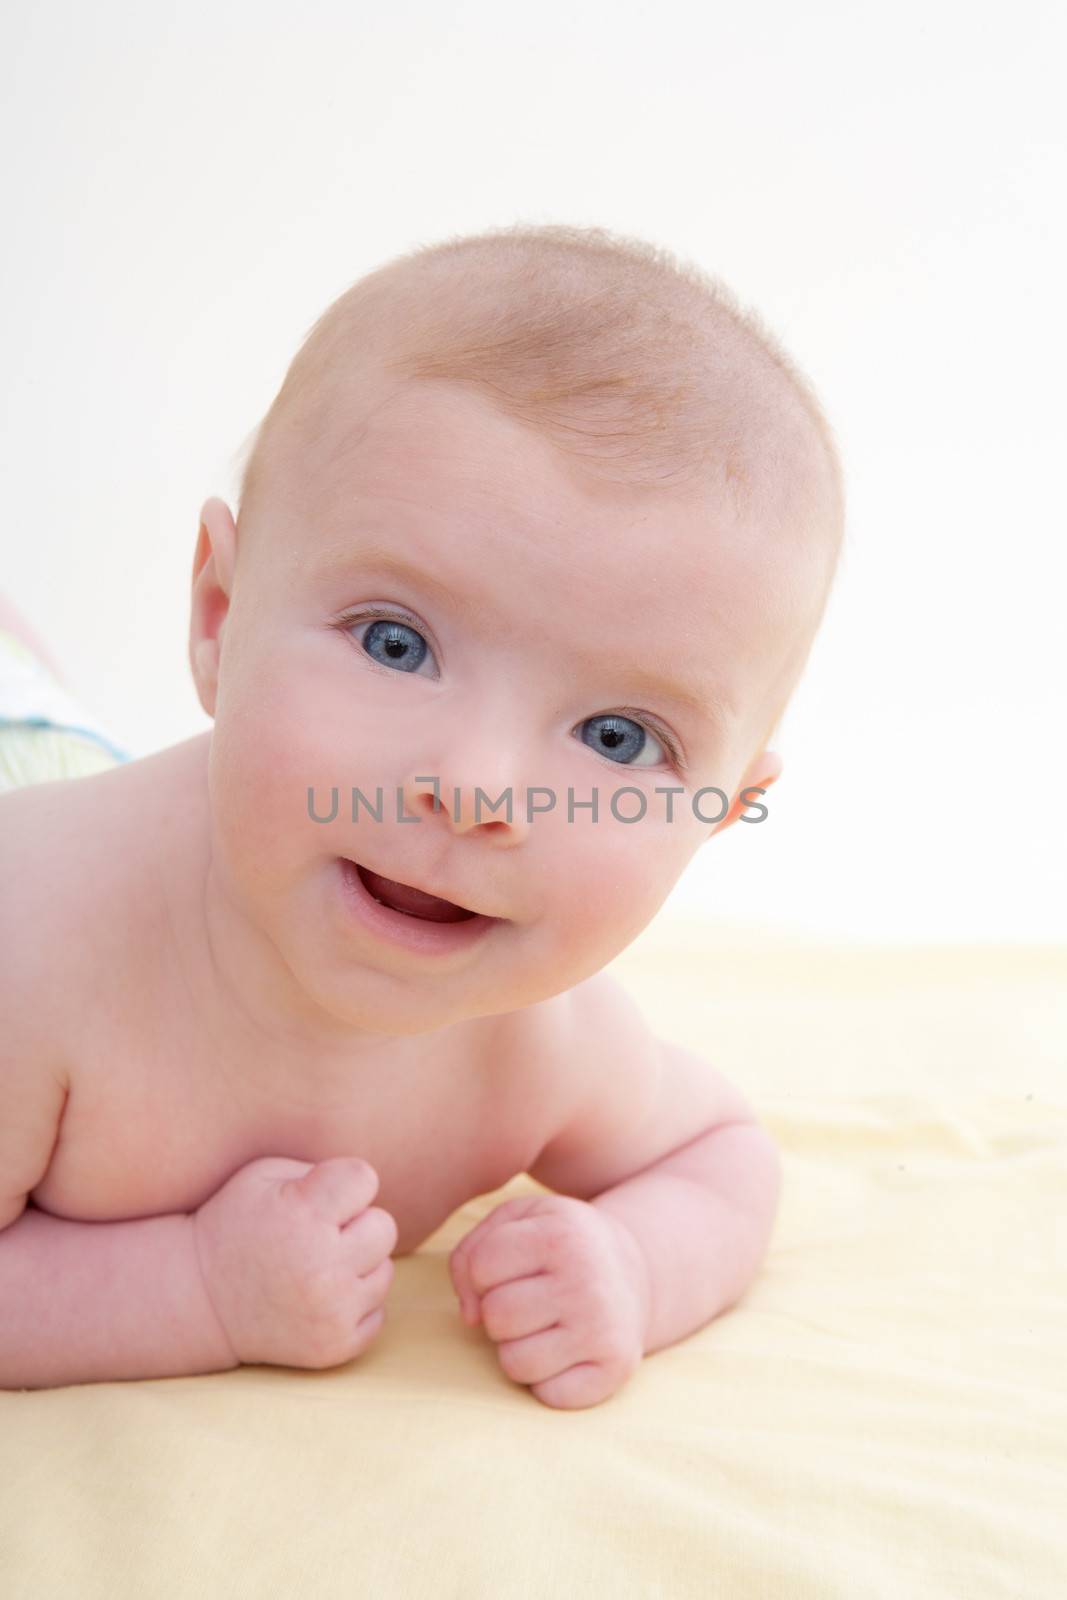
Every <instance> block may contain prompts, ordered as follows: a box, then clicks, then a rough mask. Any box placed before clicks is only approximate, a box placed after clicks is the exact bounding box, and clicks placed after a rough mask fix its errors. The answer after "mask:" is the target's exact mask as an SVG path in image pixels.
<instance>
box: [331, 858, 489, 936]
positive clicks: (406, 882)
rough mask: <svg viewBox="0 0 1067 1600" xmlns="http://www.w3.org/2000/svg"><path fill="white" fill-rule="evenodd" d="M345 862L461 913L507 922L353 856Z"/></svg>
mask: <svg viewBox="0 0 1067 1600" xmlns="http://www.w3.org/2000/svg"><path fill="white" fill-rule="evenodd" d="M345 860H346V861H351V862H352V865H353V866H354V867H362V868H363V870H364V872H373V873H374V874H375V876H376V877H379V878H387V879H388V880H389V881H390V882H391V883H400V884H403V886H404V887H405V888H407V889H417V890H418V892H419V893H420V894H428V895H432V896H433V897H434V899H435V900H447V901H448V903H449V905H453V906H458V907H459V909H460V910H461V911H469V912H470V913H471V915H472V916H475V917H484V918H485V919H486V921H487V922H502V921H504V920H505V919H504V918H502V917H495V916H493V915H492V913H491V912H488V911H478V910H477V909H476V908H475V907H474V906H472V905H469V904H468V903H467V901H466V900H457V899H456V898H455V896H454V895H450V894H442V892H441V891H440V889H430V888H428V887H427V886H426V884H424V883H413V882H412V881H411V879H410V878H395V877H394V876H393V874H392V873H391V872H379V871H378V869H377V867H372V866H371V865H370V864H369V863H368V862H366V861H355V860H353V858H352V857H351V856H346V857H345Z"/></svg>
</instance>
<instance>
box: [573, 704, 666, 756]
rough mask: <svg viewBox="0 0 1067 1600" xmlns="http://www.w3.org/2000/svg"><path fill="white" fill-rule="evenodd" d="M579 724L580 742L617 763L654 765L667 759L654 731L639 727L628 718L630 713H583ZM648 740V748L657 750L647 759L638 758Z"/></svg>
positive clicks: (645, 747) (637, 723)
mask: <svg viewBox="0 0 1067 1600" xmlns="http://www.w3.org/2000/svg"><path fill="white" fill-rule="evenodd" d="M580 726H581V729H582V743H583V744H587V745H588V746H589V747H590V749H592V750H595V751H596V752H597V754H598V755H602V756H607V758H608V760H609V761H616V762H618V763H619V764H620V765H621V766H628V767H649V766H658V764H659V763H660V762H661V761H666V760H667V759H668V757H667V753H666V751H665V750H664V749H663V746H662V745H661V744H660V742H659V740H658V739H657V738H656V736H655V734H653V733H649V731H648V729H647V728H642V726H641V724H640V723H639V722H634V721H632V720H631V718H630V717H620V716H618V715H617V714H613V715H602V716H597V717H587V718H586V719H585V721H584V722H583V723H581V724H580ZM590 730H591V731H590ZM648 740H651V741H652V748H653V749H654V750H658V751H659V754H658V756H653V758H652V760H651V761H638V760H637V759H636V758H637V757H638V756H643V755H645V754H646V751H647V749H648V746H647V743H646V741H648Z"/></svg>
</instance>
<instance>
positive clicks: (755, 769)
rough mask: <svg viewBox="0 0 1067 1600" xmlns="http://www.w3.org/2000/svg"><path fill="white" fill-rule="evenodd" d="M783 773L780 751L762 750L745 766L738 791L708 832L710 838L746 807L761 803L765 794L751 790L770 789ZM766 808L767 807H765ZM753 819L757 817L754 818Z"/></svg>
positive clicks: (731, 822) (726, 826) (730, 822)
mask: <svg viewBox="0 0 1067 1600" xmlns="http://www.w3.org/2000/svg"><path fill="white" fill-rule="evenodd" d="M781 775H782V758H781V756H780V755H779V754H778V752H777V751H776V750H762V751H761V752H760V754H759V755H758V756H756V757H755V759H754V760H752V761H750V762H749V764H748V766H747V767H746V768H745V771H744V774H743V776H742V778H741V781H740V783H739V784H738V785H737V793H736V795H735V797H734V800H733V803H732V805H731V806H730V809H729V811H728V812H727V813H726V815H725V817H723V819H722V821H721V822H720V823H718V825H717V826H716V827H714V828H713V829H712V831H711V833H710V834H708V838H709V839H713V838H714V837H715V835H716V834H719V833H722V831H723V829H724V828H729V827H730V826H731V825H732V824H733V823H735V822H736V821H737V819H738V817H739V816H740V815H741V813H742V811H744V810H745V809H746V808H749V809H751V808H752V807H753V806H758V805H760V804H761V802H762V800H763V795H761V794H753V793H752V792H751V791H752V790H753V789H764V790H766V789H769V788H770V787H771V784H772V783H776V782H777V781H778V779H779V778H780V777H781ZM764 809H766V808H765V807H764ZM753 820H755V819H754V818H753Z"/></svg>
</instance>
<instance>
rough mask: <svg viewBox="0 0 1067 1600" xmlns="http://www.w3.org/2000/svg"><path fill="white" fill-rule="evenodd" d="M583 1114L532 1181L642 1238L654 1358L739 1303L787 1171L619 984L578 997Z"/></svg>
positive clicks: (712, 1076)
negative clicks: (660, 1035) (649, 1022)
mask: <svg viewBox="0 0 1067 1600" xmlns="http://www.w3.org/2000/svg"><path fill="white" fill-rule="evenodd" d="M572 999H573V1002H574V1009H573V1013H572V1018H573V1020H572V1024H571V1039H572V1044H571V1051H570V1054H571V1057H572V1059H573V1060H574V1064H575V1071H577V1072H580V1073H582V1074H583V1076H584V1077H585V1085H586V1087H585V1093H584V1094H583V1096H582V1098H581V1101H580V1103H579V1107H578V1109H577V1112H576V1114H574V1115H572V1117H571V1120H570V1122H569V1123H568V1124H567V1125H566V1126H565V1127H563V1128H562V1129H561V1130H560V1131H559V1133H558V1134H557V1135H556V1137H555V1138H554V1139H552V1140H551V1141H550V1142H549V1144H548V1145H546V1147H545V1149H544V1150H542V1152H541V1154H540V1156H539V1157H538V1159H537V1161H536V1162H535V1163H534V1164H533V1166H531V1168H530V1175H531V1177H533V1178H535V1179H536V1180H537V1181H538V1182H539V1183H543V1184H545V1185H546V1186H547V1187H549V1188H552V1189H555V1190H557V1191H559V1192H562V1193H564V1194H568V1195H573V1196H575V1197H577V1198H579V1199H583V1200H587V1201H588V1202H589V1203H590V1204H591V1205H592V1206H593V1207H594V1208H596V1209H597V1210H599V1211H601V1212H602V1213H604V1214H606V1215H608V1216H610V1217H612V1218H613V1219H614V1220H615V1221H616V1222H617V1223H621V1224H622V1225H623V1227H624V1228H625V1230H626V1232H627V1234H628V1235H631V1236H632V1237H633V1239H634V1240H636V1242H637V1245H638V1247H639V1258H640V1259H641V1260H643V1263H644V1266H645V1268H646V1269H647V1289H648V1300H649V1321H648V1326H647V1328H646V1332H645V1341H644V1349H645V1354H650V1353H651V1352H652V1351H654V1350H658V1349H660V1348H661V1347H662V1346H664V1345H669V1344H673V1343H675V1342H676V1341H677V1340H678V1339H681V1338H684V1337H685V1336H686V1335H687V1334H690V1333H693V1332H695V1331H696V1329H698V1328H701V1327H703V1326H704V1325H705V1324H706V1323H708V1322H710V1321H711V1320H712V1319H713V1318H715V1317H717V1316H718V1315H719V1314H720V1313H721V1312H723V1311H725V1310H727V1309H728V1308H729V1307H730V1306H732V1305H734V1304H735V1303H736V1301H737V1300H739V1299H740V1297H741V1295H742V1294H743V1293H744V1292H745V1290H746V1289H747V1287H748V1285H749V1284H750V1283H751V1281H752V1279H753V1278H754V1277H755V1276H756V1273H757V1272H758V1270H759V1267H760V1265H761V1263H762V1261H763V1258H764V1256H765V1254H766V1251H767V1246H768V1244H769V1241H770V1236H771V1233H772V1231H773V1226H774V1220H775V1217H776V1214H777V1209H778V1201H779V1197H780V1190H781V1160H780V1157H779V1155H778V1151H777V1148H776V1146H775V1144H774V1141H773V1140H772V1139H771V1136H770V1135H769V1134H768V1133H767V1131H766V1129H764V1128H763V1127H762V1126H761V1125H760V1123H759V1122H757V1121H756V1118H755V1115H754V1113H753V1111H752V1108H751V1106H750V1105H749V1103H748V1101H747V1100H746V1099H745V1098H744V1096H743V1095H742V1094H741V1092H740V1091H739V1090H738V1088H737V1087H736V1085H735V1084H733V1083H731V1082H730V1080H729V1079H728V1078H726V1077H725V1076H724V1074H723V1073H721V1072H719V1071H718V1070H717V1069H716V1068H715V1067H713V1066H712V1065H711V1063H710V1062H708V1061H706V1060H704V1059H703V1058H702V1057H700V1056H698V1055H695V1054H694V1053H693V1052H692V1051H690V1050H686V1049H684V1048H683V1047H682V1046H681V1045H677V1044H673V1043H671V1042H670V1041H668V1040H663V1039H657V1038H656V1037H655V1036H654V1035H653V1034H652V1033H651V1031H650V1030H649V1028H648V1025H647V1023H646V1022H645V1020H644V1018H643V1016H642V1015H641V1011H640V1009H639V1007H638V1006H637V1004H636V1002H635V1001H634V1000H633V999H632V997H631V996H630V995H629V994H628V993H627V992H626V990H625V989H624V988H622V986H621V985H620V984H619V983H618V982H617V981H616V980H615V979H614V978H613V977H611V976H610V975H609V974H607V973H603V972H601V973H597V974H596V975H595V976H594V977H593V978H590V979H587V980H586V981H585V982H584V983H583V984H580V985H579V986H578V987H577V988H576V989H575V990H574V991H572Z"/></svg>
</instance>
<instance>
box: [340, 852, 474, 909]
mask: <svg viewBox="0 0 1067 1600" xmlns="http://www.w3.org/2000/svg"><path fill="white" fill-rule="evenodd" d="M352 865H353V866H354V867H355V869H356V872H357V873H358V874H359V880H360V882H361V883H362V884H363V887H364V888H365V889H366V890H367V892H368V893H369V894H371V895H373V897H374V899H375V900H377V901H378V903H379V905H383V906H386V907H388V909H389V910H390V911H400V912H402V913H403V914H404V916H406V917H415V918H417V919H418V920H419V921H420V922H467V921H469V920H470V919H471V918H472V917H476V916H478V912H476V911H469V910H468V909H467V907H466V906H457V905H455V904H454V903H453V902H452V901H451V900H442V899H441V898H440V897H439V896H438V895H435V894H427V893H426V892H425V891H424V890H423V889H414V888H412V886H411V885H410V884H409V883H398V882H397V880H396V879H395V878H383V877H382V876H381V874H380V873H377V872H372V871H371V870H370V868H369V867H364V866H361V865H360V863H359V862H358V861H354V862H353V863H352Z"/></svg>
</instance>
